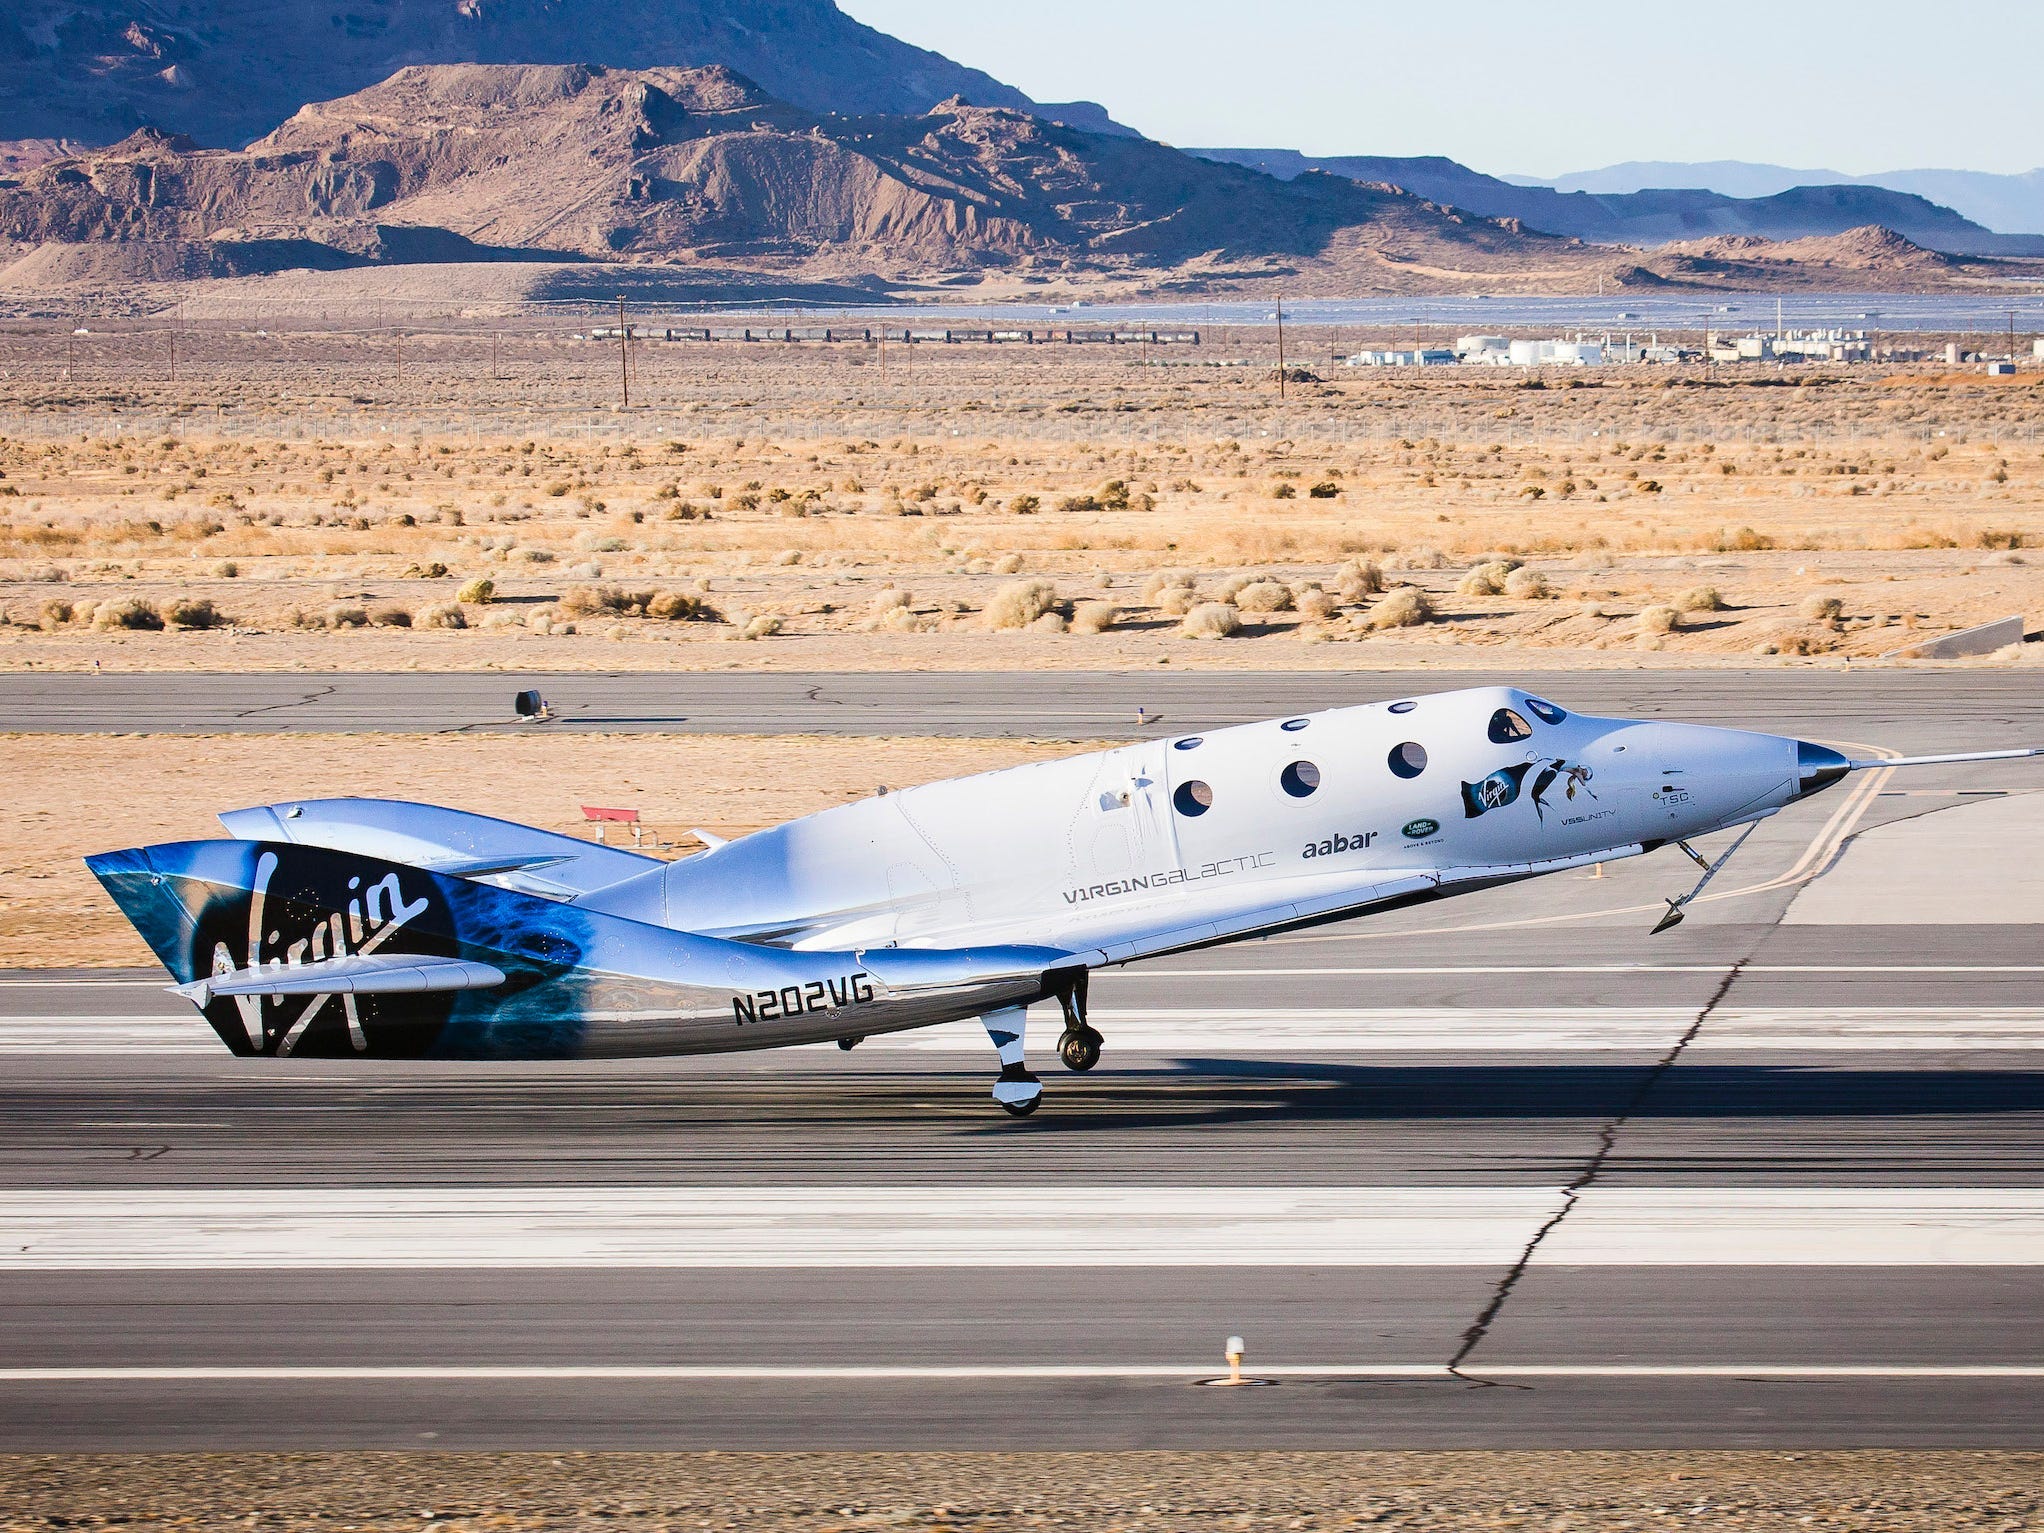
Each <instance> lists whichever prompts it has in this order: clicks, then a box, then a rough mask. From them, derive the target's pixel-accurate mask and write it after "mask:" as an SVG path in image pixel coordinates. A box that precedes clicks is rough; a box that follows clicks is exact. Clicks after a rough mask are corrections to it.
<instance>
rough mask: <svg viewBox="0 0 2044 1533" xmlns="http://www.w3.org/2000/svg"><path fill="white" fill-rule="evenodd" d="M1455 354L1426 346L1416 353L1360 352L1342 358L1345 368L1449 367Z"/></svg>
mask: <svg viewBox="0 0 2044 1533" xmlns="http://www.w3.org/2000/svg"><path fill="white" fill-rule="evenodd" d="M1455 361H1456V356H1455V353H1454V352H1452V351H1449V350H1447V349H1446V348H1445V347H1439V346H1426V347H1421V348H1419V349H1418V350H1414V351H1359V352H1357V353H1355V354H1354V355H1353V356H1349V357H1344V358H1342V362H1341V365H1342V366H1343V367H1448V366H1452V365H1454V363H1455Z"/></svg>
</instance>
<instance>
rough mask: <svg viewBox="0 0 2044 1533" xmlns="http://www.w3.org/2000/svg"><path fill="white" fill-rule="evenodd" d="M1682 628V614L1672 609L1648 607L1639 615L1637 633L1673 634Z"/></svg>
mask: <svg viewBox="0 0 2044 1533" xmlns="http://www.w3.org/2000/svg"><path fill="white" fill-rule="evenodd" d="M1681 626H1682V614H1681V613H1680V612H1677V611H1676V610H1675V609H1674V608H1673V607H1665V606H1663V607H1648V608H1647V609H1646V610H1645V611H1643V612H1641V613H1640V615H1639V631H1640V632H1641V633H1643V634H1660V633H1673V632H1674V631H1675V630H1676V629H1678V628H1680V627H1681Z"/></svg>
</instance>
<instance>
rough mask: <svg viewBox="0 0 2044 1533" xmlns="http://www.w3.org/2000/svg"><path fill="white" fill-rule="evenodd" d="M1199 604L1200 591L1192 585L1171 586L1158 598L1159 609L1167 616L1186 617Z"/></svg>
mask: <svg viewBox="0 0 2044 1533" xmlns="http://www.w3.org/2000/svg"><path fill="white" fill-rule="evenodd" d="M1198 605H1199V593H1198V592H1197V591H1195V590H1194V589H1193V588H1192V587H1191V586H1189V585H1185V586H1170V587H1168V588H1167V589H1166V590H1165V591H1164V593H1163V594H1162V595H1160V596H1159V597H1158V598H1157V610H1158V611H1159V612H1162V613H1163V614H1165V616H1167V617H1184V616H1185V614H1186V613H1188V612H1190V611H1191V610H1192V609H1193V608H1194V607H1197V606H1198Z"/></svg>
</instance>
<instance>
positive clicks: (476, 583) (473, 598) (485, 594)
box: [454, 576, 497, 607]
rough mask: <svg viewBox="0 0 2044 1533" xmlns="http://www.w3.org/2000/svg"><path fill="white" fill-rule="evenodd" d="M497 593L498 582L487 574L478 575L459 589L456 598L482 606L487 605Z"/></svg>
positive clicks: (459, 600)
mask: <svg viewBox="0 0 2044 1533" xmlns="http://www.w3.org/2000/svg"><path fill="white" fill-rule="evenodd" d="M496 594H497V582H496V581H494V580H491V579H489V578H487V577H486V576H478V577H477V578H476V579H474V580H471V581H470V582H469V583H468V584H467V585H465V586H463V587H462V588H461V589H460V590H459V591H457V592H456V593H455V596H454V599H455V600H456V601H458V602H468V603H471V604H472V605H474V606H478V607H480V606H483V605H485V604H486V603H487V602H488V601H489V600H490V598H491V597H493V596H495V595H496Z"/></svg>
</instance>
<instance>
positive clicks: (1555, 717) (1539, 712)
mask: <svg viewBox="0 0 2044 1533" xmlns="http://www.w3.org/2000/svg"><path fill="white" fill-rule="evenodd" d="M1526 706H1527V707H1528V708H1531V709H1532V710H1533V717H1535V718H1536V719H1538V720H1540V722H1541V723H1543V724H1559V723H1560V722H1561V721H1562V720H1563V719H1565V718H1567V717H1568V715H1567V714H1566V713H1563V712H1562V711H1561V710H1560V709H1559V708H1557V707H1555V706H1554V704H1552V703H1544V702H1542V701H1541V700H1540V699H1539V698H1537V697H1529V698H1527V699H1526Z"/></svg>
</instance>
